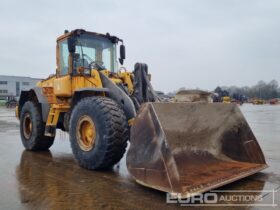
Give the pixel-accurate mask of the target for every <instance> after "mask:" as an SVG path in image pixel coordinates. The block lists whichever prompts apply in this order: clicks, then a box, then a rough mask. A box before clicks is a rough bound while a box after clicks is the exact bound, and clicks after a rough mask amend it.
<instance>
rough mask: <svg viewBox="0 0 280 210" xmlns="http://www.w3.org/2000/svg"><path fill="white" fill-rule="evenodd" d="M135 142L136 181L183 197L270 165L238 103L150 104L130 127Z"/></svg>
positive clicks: (132, 165)
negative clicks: (267, 163) (266, 161)
mask: <svg viewBox="0 0 280 210" xmlns="http://www.w3.org/2000/svg"><path fill="white" fill-rule="evenodd" d="M130 143H131V144H130V148H129V150H128V153H127V167H128V170H129V171H130V173H131V174H132V175H133V176H134V178H135V179H136V181H137V182H139V183H140V184H142V185H145V186H148V187H151V188H155V189H158V190H161V191H165V192H169V193H172V194H175V195H176V194H178V193H179V194H180V196H182V197H189V196H192V195H194V194H197V193H201V192H205V191H208V190H210V189H213V188H217V187H219V186H222V185H225V184H227V183H230V182H233V181H235V180H238V179H241V178H244V177H246V176H249V175H251V174H254V173H256V172H258V171H260V170H262V169H264V168H266V167H267V165H266V163H265V159H264V156H263V153H262V151H261V149H260V147H259V145H258V142H257V140H256V138H255V136H254V134H253V132H252V131H251V129H250V127H249V125H248V123H247V122H246V120H245V118H244V116H243V115H242V113H241V111H240V110H239V108H238V107H237V106H236V105H234V104H218V103H217V104H188V103H145V104H143V105H142V106H141V108H140V110H139V112H138V115H137V116H136V118H135V121H134V124H133V126H132V128H131V142H130ZM175 197H176V196H175Z"/></svg>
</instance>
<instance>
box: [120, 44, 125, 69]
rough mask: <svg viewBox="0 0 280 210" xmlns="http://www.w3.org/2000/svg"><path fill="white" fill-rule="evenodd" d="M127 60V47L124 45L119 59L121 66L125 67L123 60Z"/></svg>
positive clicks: (121, 47)
mask: <svg viewBox="0 0 280 210" xmlns="http://www.w3.org/2000/svg"><path fill="white" fill-rule="evenodd" d="M124 59H125V46H124V45H123V44H122V45H121V46H120V58H119V61H120V64H121V65H123V60H124Z"/></svg>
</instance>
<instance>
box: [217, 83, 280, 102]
mask: <svg viewBox="0 0 280 210" xmlns="http://www.w3.org/2000/svg"><path fill="white" fill-rule="evenodd" d="M217 88H218V87H217ZM217 88H216V89H217ZM221 89H223V90H226V91H228V92H229V94H230V95H234V94H238V95H243V96H245V97H247V98H261V99H265V100H267V99H273V98H280V87H279V84H278V82H277V81H276V80H271V81H270V82H265V81H263V80H261V81H259V82H258V83H257V84H256V85H253V86H252V87H248V86H244V87H236V86H230V87H227V86H223V87H221Z"/></svg>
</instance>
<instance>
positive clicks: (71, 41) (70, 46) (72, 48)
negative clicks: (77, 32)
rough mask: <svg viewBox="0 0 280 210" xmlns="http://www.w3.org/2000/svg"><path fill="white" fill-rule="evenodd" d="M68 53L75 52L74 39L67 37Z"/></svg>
mask: <svg viewBox="0 0 280 210" xmlns="http://www.w3.org/2000/svg"><path fill="white" fill-rule="evenodd" d="M67 44H68V51H69V53H74V52H75V51H76V39H75V37H69V38H68V39H67Z"/></svg>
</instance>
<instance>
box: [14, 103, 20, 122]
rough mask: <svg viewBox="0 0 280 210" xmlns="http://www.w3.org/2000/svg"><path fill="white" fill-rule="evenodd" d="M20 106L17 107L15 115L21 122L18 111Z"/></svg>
mask: <svg viewBox="0 0 280 210" xmlns="http://www.w3.org/2000/svg"><path fill="white" fill-rule="evenodd" d="M18 109H19V108H18V105H16V110H15V115H16V118H17V119H18V120H19V111H18Z"/></svg>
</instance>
